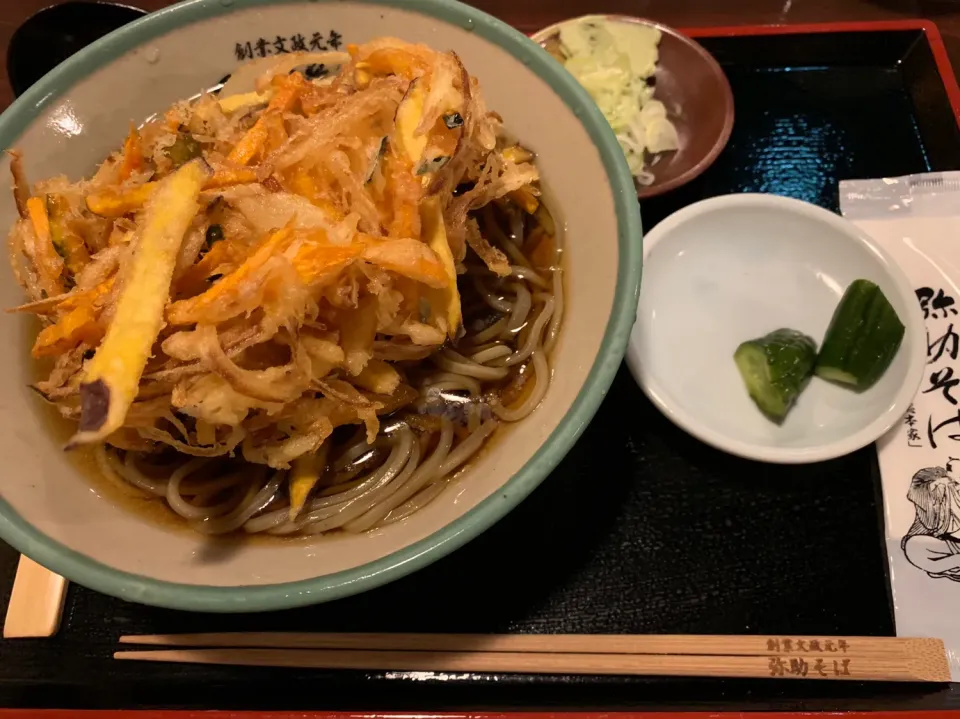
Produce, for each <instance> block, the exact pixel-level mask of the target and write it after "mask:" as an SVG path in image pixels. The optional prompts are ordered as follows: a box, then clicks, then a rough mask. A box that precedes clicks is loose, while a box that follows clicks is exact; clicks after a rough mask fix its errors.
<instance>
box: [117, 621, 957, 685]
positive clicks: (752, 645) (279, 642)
mask: <svg viewBox="0 0 960 719" xmlns="http://www.w3.org/2000/svg"><path fill="white" fill-rule="evenodd" d="M120 642H121V643H123V644H142V645H151V646H162V647H181V648H178V649H169V648H168V649H155V650H133V651H129V650H126V651H118V652H116V653H115V654H114V657H115V658H116V659H123V660H135V661H159V662H177V663H191V664H228V665H246V666H282V667H306V668H322V669H366V670H390V671H434V672H508V673H523V674H592V675H600V674H621V675H635V676H694V677H749V678H795V679H826V680H851V679H852V680H861V681H864V680H872V681H902V682H948V681H950V669H949V665H948V662H947V656H946V652H945V650H944V646H943V642H942V641H941V640H939V639H911V638H899V637H766V636H696V635H476V634H309V633H285V632H277V633H217V634H179V635H178V634H170V635H146V636H124V637H121V638H120Z"/></svg>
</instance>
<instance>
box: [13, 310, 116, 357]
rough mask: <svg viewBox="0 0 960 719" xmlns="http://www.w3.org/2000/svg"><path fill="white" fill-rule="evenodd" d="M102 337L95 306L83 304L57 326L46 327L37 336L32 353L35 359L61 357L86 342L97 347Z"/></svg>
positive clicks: (69, 313) (65, 316)
mask: <svg viewBox="0 0 960 719" xmlns="http://www.w3.org/2000/svg"><path fill="white" fill-rule="evenodd" d="M102 337H103V329H102V328H101V327H100V324H99V323H98V322H97V315H96V312H95V310H94V309H93V306H92V305H90V304H82V305H80V306H79V307H77V308H76V309H74V310H71V311H70V312H68V313H67V314H66V315H64V317H63V318H62V319H60V321H59V322H57V323H56V324H52V325H50V326H49V327H44V328H43V330H41V331H40V334H39V335H37V341H36V342H35V343H34V345H33V350H31V353H32V354H33V356H34V357H50V356H54V355H59V354H63V353H64V352H69V351H70V350H72V349H73V348H74V347H77V346H78V345H80V344H82V343H84V342H86V343H87V344H90V345H95V344H97V343H98V342H99V341H100V339H101V338H102Z"/></svg>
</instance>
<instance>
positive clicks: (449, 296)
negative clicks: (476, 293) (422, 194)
mask: <svg viewBox="0 0 960 719" xmlns="http://www.w3.org/2000/svg"><path fill="white" fill-rule="evenodd" d="M420 221H421V224H422V226H423V239H425V240H426V241H427V244H428V245H429V246H430V249H432V250H433V251H434V252H435V253H436V254H437V257H439V258H440V261H441V262H442V263H443V269H444V272H445V274H446V283H445V286H444V287H441V288H439V289H431V290H428V291H427V293H426V297H427V300H428V301H429V302H430V305H431V307H434V308H435V311H438V312H440V313H441V314H442V315H443V317H444V318H445V319H446V321H447V336H448V337H450V339H454V338H455V337H456V336H457V330H459V329H460V323H461V321H462V314H461V311H460V292H459V290H458V289H457V266H456V263H455V262H454V260H453V252H452V251H451V249H450V243H449V242H448V241H447V230H446V226H445V225H444V223H443V208H442V207H440V201H439V198H437V197H428V198H427V199H426V200H424V202H423V204H422V205H420Z"/></svg>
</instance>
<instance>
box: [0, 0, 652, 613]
mask: <svg viewBox="0 0 960 719" xmlns="http://www.w3.org/2000/svg"><path fill="white" fill-rule="evenodd" d="M295 35H296V36H297V37H298V38H301V40H300V41H302V42H303V43H309V44H311V45H312V44H313V42H314V40H316V41H317V43H318V45H319V44H324V45H326V44H329V43H330V42H331V41H332V40H336V41H338V42H340V43H342V44H344V45H345V44H347V43H363V42H366V41H368V40H371V39H373V38H376V37H379V36H383V35H391V36H395V37H400V38H403V39H405V40H408V41H413V42H423V43H427V44H429V45H431V46H433V47H438V48H442V49H448V48H449V49H454V50H455V51H456V52H457V53H458V54H459V56H460V57H461V58H462V60H463V62H464V64H465V65H466V67H467V68H468V69H469V71H470V72H471V73H472V74H474V75H475V76H476V77H478V78H479V80H480V82H481V85H482V87H483V90H484V94H485V97H486V100H487V102H488V105H489V107H490V108H491V109H495V110H497V111H498V112H499V113H500V114H501V115H502V117H503V119H504V121H505V125H506V128H507V129H508V130H509V131H510V132H511V133H513V134H514V135H516V136H517V137H518V138H519V139H520V140H521V141H522V142H523V143H524V144H525V145H527V146H528V147H530V148H531V149H532V150H534V151H535V152H536V153H537V155H538V164H539V167H540V169H541V174H542V177H543V178H544V186H545V189H546V198H547V202H548V204H549V206H550V207H551V210H552V211H553V212H554V213H555V216H556V219H557V224H558V226H559V227H561V228H563V231H564V243H565V256H566V263H567V267H569V269H570V271H569V272H568V273H567V274H566V278H565V284H566V294H567V297H569V300H568V302H567V306H566V308H565V317H564V325H563V330H562V332H561V337H560V340H559V343H558V345H557V347H556V349H555V351H554V354H553V357H552V365H553V371H554V375H555V377H556V378H557V380H558V381H556V382H555V383H554V385H553V387H552V388H551V390H550V391H549V392H548V393H547V396H546V398H545V399H544V401H543V403H542V404H541V406H540V407H539V408H538V409H537V410H536V411H535V412H534V413H533V415H531V416H530V417H528V418H527V419H525V420H524V421H523V422H519V423H517V425H516V426H514V427H511V428H510V429H509V431H506V432H503V433H501V434H500V436H499V437H497V438H496V440H495V441H496V445H495V449H493V450H492V451H489V452H486V453H484V454H483V455H482V456H481V457H480V458H479V459H478V460H477V461H476V462H475V463H474V464H473V465H472V466H471V467H469V468H468V470H467V471H466V472H465V473H464V475H463V477H462V479H461V480H460V481H457V482H455V483H453V484H452V486H451V487H450V488H449V489H448V490H446V491H445V492H444V493H443V494H441V495H440V496H439V497H438V498H437V499H436V500H434V501H433V502H432V503H431V504H430V505H428V506H427V507H425V508H424V509H423V510H422V511H419V512H417V513H415V514H414V515H413V516H411V517H409V518H408V519H407V520H404V521H402V522H398V523H396V524H394V525H390V526H388V527H386V528H383V529H380V530H377V531H374V532H371V533H368V534H364V535H359V536H356V535H352V536H351V535H347V536H342V537H337V538H333V539H330V540H321V541H316V542H309V541H301V542H289V543H269V542H255V543H252V544H249V543H247V544H243V545H242V546H234V547H233V548H232V549H230V550H229V551H223V548H222V547H220V548H216V547H214V548H211V546H210V545H209V543H207V542H205V541H204V539H203V538H202V537H200V536H198V535H195V534H192V533H190V532H187V531H171V530H170V529H169V528H164V527H161V526H157V525H154V524H150V523H148V522H145V521H144V520H143V519H142V517H140V516H139V515H134V514H131V513H130V512H129V510H128V509H127V508H125V507H120V506H114V505H113V504H112V503H111V502H109V501H108V500H107V499H105V498H103V497H101V496H98V494H97V493H96V492H95V491H93V490H91V488H90V486H89V484H88V483H87V482H85V481H84V480H83V479H82V478H80V477H78V476H77V470H76V468H75V467H74V466H73V465H72V464H71V462H70V461H69V460H68V459H67V458H66V457H65V456H64V454H63V452H62V451H61V447H60V446H59V445H58V444H57V441H56V439H55V438H54V437H51V436H50V434H49V433H48V431H47V428H46V426H45V424H44V422H43V421H42V420H41V417H40V414H39V412H38V405H37V403H38V401H39V400H38V399H37V397H36V396H35V395H34V393H33V392H31V391H30V390H29V389H28V387H27V384H28V383H29V382H30V381H31V361H30V360H29V357H28V348H29V341H28V339H27V333H26V328H25V325H24V322H25V320H24V319H23V318H22V317H19V316H18V317H10V316H8V317H6V318H5V319H4V321H3V322H0V347H2V350H0V353H2V361H3V365H4V372H3V373H0V458H2V459H3V466H4V467H5V473H4V477H3V481H2V485H0V487H2V500H0V537H2V538H3V539H4V540H5V541H7V542H8V543H9V544H11V545H13V546H14V547H15V548H17V549H18V550H20V551H21V552H22V553H24V554H26V555H27V556H29V557H31V558H32V559H34V560H36V561H37V562H39V563H40V564H43V565H45V566H47V567H48V568H50V569H52V570H54V571H55V572H57V573H59V574H61V575H64V576H66V577H67V578H69V579H70V580H72V581H75V582H77V583H80V584H83V585H85V586H87V587H91V588H93V589H96V590H98V591H101V592H104V593H108V594H113V595H117V596H120V597H123V598H125V599H129V600H132V601H139V602H143V603H147V604H157V605H163V606H169V607H175V608H180V609H189V610H199V611H224V612H226V611H258V610H268V609H269V610H272V609H281V608H284V607H291V606H296V605H302V604H310V603H316V602H320V601H326V600H329V599H335V598H338V597H343V596H346V595H349V594H353V593H356V592H359V591H363V590H365V589H369V588H371V587H374V586H377V585H379V584H383V583H384V582H387V581H390V580H392V579H395V578H397V577H400V576H403V575H405V574H408V573H410V572H412V571H414V570H416V569H418V568H420V567H423V566H425V565H426V564H429V563H430V562H432V561H434V560H436V559H437V558H439V557H441V556H443V555H444V554H447V553H448V552H450V551H452V550H453V549H455V548H456V547H459V546H460V545H462V544H464V543H465V542H467V541H469V540H470V539H471V538H473V537H475V536H476V535H478V534H479V533H480V532H482V531H483V530H484V529H486V528H487V527H489V526H490V525H491V524H492V523H493V522H495V521H496V520H497V519H499V518H500V517H502V516H503V515H504V514H506V513H507V512H508V511H509V510H510V509H511V508H513V507H514V506H516V504H517V503H518V502H519V501H520V500H521V499H523V498H524V497H525V496H526V495H527V494H529V493H530V492H531V491H532V490H533V488H534V487H536V485H537V484H539V482H540V481H541V480H542V479H543V478H544V477H546V476H547V474H549V472H550V471H551V470H552V469H553V468H554V467H555V466H556V464H557V463H558V462H559V461H560V459H561V458H562V457H563V455H564V454H565V453H566V452H567V450H569V448H570V447H571V446H572V444H573V443H574V441H576V438H577V437H578V436H579V435H580V433H581V432H582V430H583V428H584V427H585V426H586V424H587V423H588V422H589V421H590V418H591V417H592V416H593V413H594V412H595V411H596V408H597V407H598V405H599V404H600V401H601V399H602V398H603V395H604V393H605V392H606V390H607V388H608V387H609V385H610V382H611V381H612V379H613V376H614V374H615V372H616V370H617V368H618V366H619V365H620V362H621V359H622V356H623V350H624V348H625V346H626V342H627V338H628V336H629V333H630V327H631V326H632V325H633V320H634V316H635V311H636V306H637V292H638V286H639V277H640V266H641V249H640V222H639V210H638V209H637V202H636V195H635V193H634V189H633V181H632V178H631V177H630V174H629V170H628V169H627V166H626V162H625V161H624V159H623V155H622V153H621V151H620V148H619V145H617V142H616V138H615V137H614V136H613V133H612V132H611V130H610V128H609V126H608V125H607V124H606V122H605V121H604V119H603V117H602V116H601V114H600V112H599V111H598V110H597V109H596V107H595V106H594V105H593V103H592V102H591V100H590V98H589V96H588V95H587V94H586V92H584V91H583V90H582V89H581V88H580V87H579V85H577V83H576V82H575V81H574V80H573V78H571V77H570V76H569V75H568V74H567V73H566V72H565V71H564V70H563V69H562V68H561V67H560V66H559V65H558V64H557V63H556V62H555V61H554V60H553V59H552V58H550V56H549V55H547V54H546V53H545V52H544V51H543V50H542V49H541V48H540V47H538V46H537V45H536V44H535V43H533V42H531V41H530V40H529V39H527V38H526V37H524V36H523V35H521V34H520V33H518V32H517V31H515V30H513V29H512V28H510V27H508V26H506V25H504V24H503V23H501V22H499V21H498V20H495V19H494V18H492V17H490V16H488V15H486V14H484V13H482V12H480V11H477V10H474V9H472V8H469V7H467V6H466V5H461V4H459V3H457V2H453V1H452V0H418V1H417V2H408V1H405V0H395V1H394V0H380V1H371V2H339V1H338V2H318V1H310V2H307V1H296V0H286V1H283V2H281V1H279V0H277V1H272V0H230V1H229V2H227V0H191V2H186V3H182V4H180V5H177V6H174V7H171V8H168V9H166V10H163V11H161V12H159V13H155V14H153V15H150V16H148V17H145V18H143V19H141V20H138V21H136V22H134V23H132V24H131V25H128V26H126V27H124V28H122V29H120V30H118V31H116V32H114V33H112V34H111V35H109V36H107V37H105V38H103V39H102V40H100V41H98V42H96V43H95V44H93V45H91V46H90V47H88V48H86V49H84V50H83V51H81V52H80V53H78V54H77V55H75V56H74V57H73V58H71V59H70V60H68V61H66V62H65V63H64V64H62V65H60V66H59V67H58V68H56V69H55V70H53V71H52V72H51V73H50V74H48V75H47V76H46V77H45V78H44V79H42V80H41V81H40V82H39V83H38V84H37V85H35V86H34V87H32V88H31V89H30V90H29V91H28V92H27V93H25V94H24V95H23V96H22V97H21V98H20V99H19V100H17V102H16V103H14V105H13V106H12V107H11V108H10V109H9V110H7V111H6V112H5V113H4V114H3V116H2V118H0V147H11V146H14V147H17V148H19V149H20V150H22V151H23V154H24V160H25V165H26V171H27V176H28V177H29V178H32V179H33V180H38V179H40V178H47V177H51V176H55V175H58V174H66V175H67V176H68V177H70V178H74V179H75V178H78V177H81V176H85V175H88V174H89V173H91V171H92V170H93V169H94V168H95V167H96V165H97V164H98V163H99V162H101V161H102V159H103V158H104V157H105V156H106V155H107V153H108V152H110V151H111V150H113V149H115V148H116V147H118V146H119V145H120V143H121V142H122V140H123V137H124V135H125V133H126V131H127V128H128V123H129V122H130V121H131V120H132V121H141V120H142V119H143V118H145V117H147V116H149V115H151V114H152V113H155V112H157V111H158V110H162V109H165V108H166V107H168V106H169V105H170V104H171V103H173V102H174V101H176V100H178V99H182V98H186V97H190V96H191V95H193V94H195V93H196V92H198V91H200V90H201V89H203V88H207V87H210V86H212V85H214V84H216V83H217V82H218V81H219V80H220V78H221V77H223V76H224V75H226V74H227V73H229V72H231V71H233V69H234V68H235V66H236V64H237V60H238V56H240V55H243V56H244V58H249V56H250V55H251V54H252V53H254V52H259V50H257V48H263V49H264V51H269V52H270V53H273V52H274V51H275V50H274V49H271V48H275V47H276V45H274V44H272V42H267V41H266V40H263V39H264V38H269V39H272V38H277V37H281V38H287V42H288V43H289V42H291V41H292V40H291V38H293V37H294V36H295ZM286 47H287V48H288V49H289V47H290V46H289V45H287V46H286ZM9 177H10V175H9V167H8V160H7V158H6V157H4V158H3V159H2V161H0V226H2V227H5V228H6V227H10V226H11V225H12V223H13V222H14V219H15V217H16V209H15V207H14V202H13V199H12V194H11V187H10V179H9ZM5 272H7V273H9V270H5ZM5 280H6V281H5V282H3V283H0V306H3V307H10V306H14V305H17V304H20V303H21V302H22V301H23V298H22V297H21V293H20V291H19V289H18V288H17V286H16V284H15V283H14V282H13V279H12V277H10V276H9V274H8V275H7V277H6V278H5Z"/></svg>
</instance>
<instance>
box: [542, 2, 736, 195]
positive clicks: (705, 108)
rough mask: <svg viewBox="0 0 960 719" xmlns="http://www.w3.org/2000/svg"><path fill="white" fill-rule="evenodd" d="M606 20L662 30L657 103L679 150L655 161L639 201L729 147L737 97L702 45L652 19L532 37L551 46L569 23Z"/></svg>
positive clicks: (551, 30) (548, 30)
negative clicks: (577, 26) (572, 26)
mask: <svg viewBox="0 0 960 719" xmlns="http://www.w3.org/2000/svg"><path fill="white" fill-rule="evenodd" d="M592 19H603V20H607V21H609V22H627V23H639V24H642V25H648V26H651V27H655V28H657V29H658V30H660V34H661V35H660V47H659V50H660V56H659V60H658V62H657V72H656V75H655V76H654V77H655V81H656V93H655V95H654V97H655V99H657V100H660V101H661V102H663V104H664V105H665V106H666V108H667V113H668V117H669V118H670V121H671V122H672V123H673V124H674V126H675V127H676V128H677V134H678V135H679V137H680V149H679V150H677V151H676V152H664V153H661V154H660V155H658V156H657V157H656V158H654V160H653V162H652V163H651V164H650V166H649V169H650V171H651V172H652V173H653V176H654V181H653V183H652V184H650V185H647V186H642V185H639V184H638V185H637V195H638V197H640V199H643V198H645V197H653V196H655V195H660V194H662V193H664V192H668V191H669V190H673V189H675V188H677V187H680V186H681V185H685V184H686V183H688V182H690V181H691V180H693V179H694V178H696V177H698V176H699V175H700V174H701V173H703V172H704V171H705V170H706V169H707V168H708V167H710V165H712V164H713V161H714V160H716V159H717V156H718V155H719V154H720V152H721V151H722V150H723V148H724V147H726V145H727V140H729V139H730V132H731V130H732V129H733V92H732V91H731V90H730V83H729V82H728V81H727V76H726V75H724V74H723V70H722V69H721V68H720V65H719V64H717V61H716V60H714V58H713V56H712V55H711V54H710V53H708V52H707V51H706V50H704V49H703V46H701V45H700V44H698V43H697V42H695V41H694V40H691V39H690V38H688V37H687V36H686V35H683V34H681V33H680V32H678V31H677V30H674V29H673V28H671V27H667V26H666V25H661V24H660V23H658V22H653V21H652V20H643V19H641V18H636V17H629V16H627V15H583V16H581V17H575V18H570V19H569V20H564V21H563V22H559V23H555V24H553V25H550V26H548V27H545V28H543V29H542V30H538V31H537V32H536V33H534V34H533V35H531V38H532V39H533V40H535V41H537V42H539V43H540V44H541V45H547V43H548V42H549V40H550V38H555V37H556V36H557V34H558V33H559V32H560V28H561V27H562V26H563V25H565V24H567V23H576V22H583V21H585V20H592Z"/></svg>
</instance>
